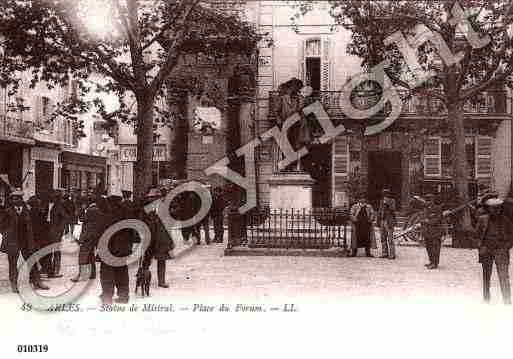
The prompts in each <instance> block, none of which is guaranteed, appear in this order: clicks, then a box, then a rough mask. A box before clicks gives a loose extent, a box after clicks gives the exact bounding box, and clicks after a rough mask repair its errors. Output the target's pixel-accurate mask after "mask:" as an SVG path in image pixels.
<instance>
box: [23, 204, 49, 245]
mask: <svg viewBox="0 0 513 359" xmlns="http://www.w3.org/2000/svg"><path fill="white" fill-rule="evenodd" d="M27 204H28V206H29V208H30V210H29V213H30V220H31V223H32V232H33V233H34V245H35V250H36V251H38V250H40V249H42V248H44V247H45V246H46V245H47V240H48V222H47V221H46V217H47V214H46V213H44V212H43V208H42V203H41V200H40V199H39V197H37V196H32V197H30V198H29V200H28V201H27Z"/></svg>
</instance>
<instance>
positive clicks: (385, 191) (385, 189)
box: [383, 188, 392, 194]
mask: <svg viewBox="0 0 513 359" xmlns="http://www.w3.org/2000/svg"><path fill="white" fill-rule="evenodd" d="M383 194H392V191H391V190H390V188H384V189H383Z"/></svg>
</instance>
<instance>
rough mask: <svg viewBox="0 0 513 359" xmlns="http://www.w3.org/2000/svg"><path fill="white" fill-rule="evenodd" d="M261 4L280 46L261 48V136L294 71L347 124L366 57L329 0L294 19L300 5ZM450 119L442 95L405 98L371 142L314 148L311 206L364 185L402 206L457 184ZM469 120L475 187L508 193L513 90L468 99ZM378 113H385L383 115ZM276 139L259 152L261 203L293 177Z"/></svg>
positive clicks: (341, 140) (350, 140)
mask: <svg viewBox="0 0 513 359" xmlns="http://www.w3.org/2000/svg"><path fill="white" fill-rule="evenodd" d="M257 3H258V4H256V5H255V4H253V5H252V6H254V7H255V10H256V12H257V14H256V19H257V24H258V27H259V30H260V31H261V32H262V33H269V36H271V37H272V40H273V43H274V46H273V47H271V48H267V47H262V48H260V49H259V67H258V92H257V112H256V132H257V133H260V134H261V133H263V132H264V131H266V130H267V129H268V128H270V127H271V126H273V124H274V120H275V118H276V114H275V113H273V110H272V103H273V100H274V99H275V98H276V97H277V96H278V92H277V91H278V87H279V85H280V84H282V83H284V82H286V81H287V80H289V79H291V78H294V77H295V78H299V79H301V80H302V81H303V82H304V83H305V84H306V85H309V86H311V87H312V88H313V91H314V95H313V96H314V98H315V99H316V100H319V101H320V102H321V103H322V105H323V107H324V109H325V110H326V112H327V113H328V115H329V117H330V120H332V121H333V122H334V123H337V122H340V121H341V120H342V119H344V113H343V109H342V108H341V105H340V98H341V95H342V93H341V89H342V87H343V85H344V84H345V83H346V82H347V81H348V79H350V78H351V77H352V76H354V75H356V74H358V73H360V72H361V71H362V70H361V67H360V60H359V59H358V58H355V57H354V56H351V55H349V54H347V50H346V46H347V44H348V42H349V40H350V33H349V32H348V31H347V30H346V29H344V28H342V27H340V26H333V24H332V23H330V21H331V17H330V16H329V14H328V7H329V5H328V4H327V3H323V2H319V3H318V4H317V5H316V6H315V9H314V11H312V12H310V13H308V14H307V15H306V16H304V17H301V18H300V19H299V20H298V22H297V24H296V25H293V24H292V21H291V17H293V15H294V14H295V12H296V11H297V9H294V8H293V7H292V6H290V4H289V3H287V2H280V1H259V2H257ZM372 97H373V89H372V88H368V89H364V91H363V92H362V94H360V95H357V96H356V98H355V99H354V100H355V101H358V102H360V103H362V105H363V106H364V107H365V105H366V104H367V103H369V102H370V101H372ZM355 107H357V105H356V104H355ZM445 118H446V114H445V111H444V110H443V109H442V108H441V106H440V103H437V101H436V100H433V99H428V98H425V97H424V98H422V97H416V98H413V99H411V100H408V101H405V102H404V103H403V109H402V112H401V115H400V117H399V118H398V119H397V120H396V121H395V122H394V124H393V125H392V126H390V127H388V128H386V130H384V131H381V132H379V133H377V134H374V135H371V136H366V137H365V138H364V139H363V141H362V139H361V137H360V136H359V135H358V134H357V133H348V132H345V133H342V134H340V135H338V136H337V137H336V138H335V139H334V140H333V141H331V142H329V143H327V144H319V145H314V146H312V147H311V149H310V154H309V156H310V157H311V158H310V160H311V163H313V167H312V166H311V167H312V168H313V169H312V168H310V170H309V171H308V172H309V173H308V174H309V175H310V176H311V177H312V179H313V185H312V186H313V188H312V199H311V201H312V205H313V206H314V207H330V206H335V205H347V204H348V203H349V202H350V201H352V200H354V196H355V195H356V193H358V192H364V193H366V194H367V196H368V197H369V199H370V200H371V202H373V203H376V201H377V200H378V197H379V195H380V192H381V190H382V189H383V188H390V189H391V190H392V192H393V194H394V196H395V197H396V198H397V200H398V202H399V204H400V205H404V204H407V203H408V199H409V198H410V196H411V195H412V194H422V193H424V192H427V191H433V190H434V191H437V192H447V191H450V187H451V183H452V181H451V171H452V168H451V153H450V137H449V129H448V128H447V123H446V122H445ZM465 119H466V123H465V127H466V143H467V145H466V146H467V160H468V164H469V174H468V176H469V177H468V178H469V181H470V188H469V189H470V193H471V194H475V193H476V191H477V185H478V184H479V183H485V184H489V185H490V186H491V187H492V188H494V189H495V190H497V191H498V192H499V193H500V194H501V195H502V196H505V195H506V194H507V193H508V191H509V187H510V182H511V170H512V169H511V150H512V149H511V133H512V128H511V99H510V97H509V94H508V92H507V90H506V89H505V88H504V87H496V88H494V89H490V90H488V91H487V92H486V93H484V94H483V96H482V102H481V103H480V104H479V105H472V104H470V103H469V104H468V105H467V106H465ZM375 120H376V121H382V120H383V118H381V119H380V118H379V115H377V116H376V118H375ZM270 142H271V141H268V142H267V143H266V144H265V145H263V146H262V145H261V146H260V147H259V149H258V151H259V153H258V155H257V173H256V176H257V183H258V195H259V205H261V206H265V205H267V204H269V203H272V202H273V200H272V198H271V197H272V195H271V193H272V188H274V186H275V184H274V182H276V180H278V182H281V183H283V181H286V176H285V177H284V176H282V174H280V173H279V171H278V170H277V166H276V156H273V152H272V144H271V143H270ZM312 158H313V160H312ZM276 176H278V178H276ZM280 177H282V178H280ZM292 181H293V180H292ZM300 186H301V184H300ZM282 188H284V187H282Z"/></svg>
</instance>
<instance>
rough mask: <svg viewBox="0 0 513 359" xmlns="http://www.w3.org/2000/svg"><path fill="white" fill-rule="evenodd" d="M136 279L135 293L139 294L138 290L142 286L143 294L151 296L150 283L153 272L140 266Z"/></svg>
mask: <svg viewBox="0 0 513 359" xmlns="http://www.w3.org/2000/svg"><path fill="white" fill-rule="evenodd" d="M135 277H136V281H135V294H137V290H138V289H139V288H141V294H142V296H143V297H144V296H146V297H149V296H150V283H151V272H150V270H149V269H143V268H142V267H139V269H138V270H137V274H136V276H135Z"/></svg>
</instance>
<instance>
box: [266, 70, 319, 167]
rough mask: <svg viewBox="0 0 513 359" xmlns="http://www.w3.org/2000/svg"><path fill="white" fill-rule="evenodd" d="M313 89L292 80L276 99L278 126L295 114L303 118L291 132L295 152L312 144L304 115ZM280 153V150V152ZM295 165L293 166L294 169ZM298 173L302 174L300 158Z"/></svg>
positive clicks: (280, 88) (275, 107) (281, 89)
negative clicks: (304, 109)
mask: <svg viewBox="0 0 513 359" xmlns="http://www.w3.org/2000/svg"><path fill="white" fill-rule="evenodd" d="M311 92H312V91H311V88H309V87H304V86H303V82H302V81H301V80H299V79H297V78H292V79H290V80H289V81H287V82H285V83H283V84H281V85H280V86H279V96H278V98H276V100H275V103H274V104H273V106H274V113H275V114H276V125H277V126H278V127H279V128H281V127H282V126H283V123H284V122H285V121H286V120H287V118H289V117H290V116H292V115H293V114H295V113H298V114H299V115H300V116H301V121H300V122H299V124H298V125H295V126H293V127H292V128H291V131H289V134H288V135H289V136H288V137H289V139H290V140H291V141H290V142H291V144H292V147H294V149H295V150H297V149H298V148H300V147H302V146H305V145H309V144H310V143H311V142H312V133H311V130H310V127H309V126H308V122H307V121H308V120H307V119H306V118H305V116H304V115H303V113H302V109H303V108H304V107H305V101H306V98H307V97H308V96H310V95H311ZM278 152H279V150H278ZM293 166H294V165H292V167H293ZM291 171H293V172H294V170H293V169H291V168H290V167H289V168H286V169H285V170H284V172H291ZM295 171H296V172H301V171H302V169H301V161H300V159H299V158H298V161H297V164H296V169H295Z"/></svg>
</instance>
